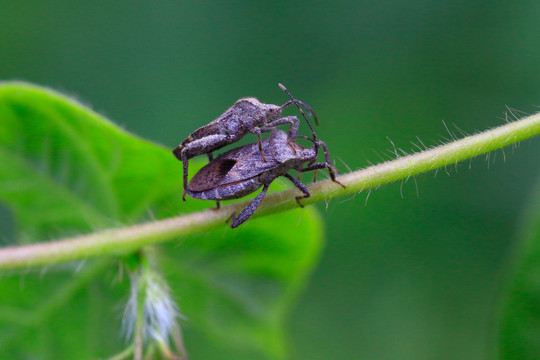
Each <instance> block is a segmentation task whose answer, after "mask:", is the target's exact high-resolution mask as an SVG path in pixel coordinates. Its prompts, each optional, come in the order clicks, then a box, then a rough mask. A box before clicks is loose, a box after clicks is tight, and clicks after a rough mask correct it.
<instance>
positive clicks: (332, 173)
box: [299, 162, 345, 188]
mask: <svg viewBox="0 0 540 360" xmlns="http://www.w3.org/2000/svg"><path fill="white" fill-rule="evenodd" d="M318 169H328V172H329V173H330V178H331V179H332V181H333V182H335V183H336V184H339V185H340V186H341V187H343V188H345V185H343V184H342V183H340V182H339V181H337V180H336V172H337V169H336V168H335V167H333V166H332V165H330V163H327V162H326V163H323V162H319V163H315V164H313V165H309V166H308V167H305V168H303V169H300V170H299V171H300V172H306V171H312V170H318Z"/></svg>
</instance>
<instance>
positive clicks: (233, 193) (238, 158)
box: [186, 129, 345, 228]
mask: <svg viewBox="0 0 540 360" xmlns="http://www.w3.org/2000/svg"><path fill="white" fill-rule="evenodd" d="M299 137H301V138H305V139H308V140H310V141H312V142H313V146H312V147H311V148H307V149H306V148H304V147H303V146H302V145H300V144H299V143H298V142H296V139H297V138H299ZM319 148H323V149H324V155H325V162H316V160H317V155H318V154H317V153H318V149H319ZM262 149H263V151H264V154H265V155H264V156H265V157H266V161H264V160H263V155H262V154H263V153H262V152H261V150H260V147H259V146H258V144H257V143H252V144H249V145H245V146H241V147H239V148H236V149H233V150H230V151H227V152H226V153H224V154H222V155H220V156H218V157H217V158H216V159H214V160H213V161H211V162H210V163H209V164H207V165H206V166H204V167H203V168H202V169H201V170H199V172H197V173H196V174H195V176H194V177H193V178H192V179H191V181H190V183H189V185H188V187H187V190H186V192H187V194H189V195H190V196H192V197H194V198H196V199H203V200H217V201H218V208H219V200H227V199H238V198H241V197H243V196H246V195H248V194H250V193H252V192H254V191H256V190H257V189H259V188H260V187H261V186H262V187H263V189H262V191H261V192H260V193H259V194H258V195H257V196H256V197H255V198H254V199H253V201H251V203H250V204H249V205H248V206H247V207H246V208H245V209H244V210H243V211H242V212H241V213H240V215H238V216H237V217H234V214H233V221H232V223H231V228H236V227H238V226H239V225H241V224H242V223H243V222H244V221H246V220H247V219H249V218H250V217H251V215H253V213H254V212H255V210H257V207H258V206H259V205H260V203H261V201H262V200H263V198H264V196H265V195H266V192H267V190H268V187H269V186H270V184H271V183H272V181H274V180H275V179H276V178H277V177H279V176H285V177H286V178H287V179H289V180H290V181H291V182H292V183H293V184H294V186H296V187H297V188H298V189H300V191H302V193H303V196H296V201H297V202H298V205H299V206H300V207H303V206H302V204H301V203H300V200H301V199H305V198H308V197H310V193H309V190H308V188H307V187H306V186H305V185H304V184H302V183H301V182H300V181H299V180H297V179H296V178H294V177H293V176H291V175H290V174H288V172H289V170H292V169H294V170H297V171H299V172H305V171H312V170H317V169H324V168H327V169H328V171H329V172H330V178H331V179H332V181H334V182H335V183H337V184H339V185H341V186H343V187H345V186H344V185H343V184H341V183H340V182H339V181H337V180H336V175H335V173H336V172H337V170H336V169H335V168H334V167H333V166H332V165H331V163H330V155H329V154H328V149H327V147H326V144H325V143H324V142H322V141H320V140H315V134H314V136H313V138H310V137H307V136H303V135H296V133H294V134H287V133H285V132H284V131H282V130H278V129H275V130H274V131H273V132H272V134H271V135H270V137H268V138H267V139H265V140H263V141H262ZM306 162H307V163H308V166H306V167H304V164H305V163H306Z"/></svg>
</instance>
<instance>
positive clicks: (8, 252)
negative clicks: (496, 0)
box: [0, 113, 540, 269]
mask: <svg viewBox="0 0 540 360" xmlns="http://www.w3.org/2000/svg"><path fill="white" fill-rule="evenodd" d="M539 134H540V113H538V114H534V115H531V116H528V117H525V118H523V119H520V120H518V121H515V122H513V123H509V124H506V125H503V126H500V127H497V128H494V129H491V130H488V131H485V132H483V133H480V134H476V135H473V136H468V137H465V138H463V139H461V140H456V141H453V142H451V143H449V144H446V145H441V146H438V147H435V148H432V149H430V150H426V151H422V152H419V153H416V154H413V155H407V156H403V157H399V156H398V154H397V151H396V157H397V159H395V160H393V161H387V162H385V163H382V164H379V165H376V166H371V167H369V168H366V169H363V170H358V171H354V172H351V173H349V174H346V175H343V176H339V177H338V180H339V181H340V182H341V183H342V184H344V185H345V186H346V188H345V189H344V188H342V187H340V186H338V185H337V184H335V183H333V182H332V181H330V180H327V181H321V182H318V183H315V184H312V185H310V186H308V188H309V191H310V192H311V197H310V198H307V199H304V200H303V201H302V203H303V204H305V205H308V204H312V203H316V202H320V201H323V200H324V199H331V198H334V197H338V196H344V195H347V194H353V193H356V192H359V191H363V190H367V189H370V188H373V187H377V186H380V185H383V184H387V183H390V182H393V181H396V180H400V179H408V178H409V177H411V176H415V175H418V174H421V173H424V172H428V171H432V170H435V169H438V168H441V167H445V166H447V165H454V164H456V163H458V162H459V161H462V160H466V159H471V158H473V157H475V156H478V155H481V154H485V153H488V152H491V151H493V150H496V149H500V148H503V147H505V146H508V145H511V144H515V143H518V142H519V141H522V140H525V139H528V138H532V137H534V136H536V135H539ZM297 192H298V191H297V190H296V189H290V190H286V191H282V192H279V193H275V194H272V195H269V196H267V197H266V199H265V200H264V201H263V202H262V204H261V206H260V209H259V210H258V211H257V213H256V214H255V215H254V217H257V216H262V215H268V214H272V213H276V212H281V211H285V210H288V209H292V208H294V207H296V206H297V204H296V201H295V195H297ZM246 205H247V202H240V203H236V204H233V205H229V206H226V207H223V208H222V209H221V210H219V211H216V210H205V211H202V212H197V213H192V214H188V215H183V216H179V217H174V218H169V219H165V220H159V221H153V222H149V223H145V224H139V225H133V226H129V227H125V228H120V229H112V230H106V231H102V232H98V233H94V234H89V235H81V236H77V237H73V238H67V239H62V240H58V241H51V242H46V243H38V244H32V245H25V246H15V247H6V248H3V249H0V269H20V268H26V267H30V266H39V265H51V264H56V263H59V262H66V261H73V260H79V259H84V258H88V257H95V256H103V255H123V254H126V253H129V252H132V251H134V250H136V249H138V248H140V247H142V246H144V245H148V244H153V243H158V242H161V241H166V240H169V239H172V238H178V237H181V236H185V235H188V234H192V233H196V232H201V231H204V230H207V229H210V228H214V227H217V226H224V225H225V221H226V220H227V219H228V218H229V217H230V216H231V214H232V213H233V212H237V213H238V212H239V211H240V210H241V209H243V208H244V207H245V206H246ZM233 231H234V230H233Z"/></svg>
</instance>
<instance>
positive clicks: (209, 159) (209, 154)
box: [206, 152, 214, 162]
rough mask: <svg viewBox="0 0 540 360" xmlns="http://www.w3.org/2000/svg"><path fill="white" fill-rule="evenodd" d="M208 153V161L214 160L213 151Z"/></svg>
mask: <svg viewBox="0 0 540 360" xmlns="http://www.w3.org/2000/svg"><path fill="white" fill-rule="evenodd" d="M206 155H208V162H212V160H214V155H213V154H212V153H211V152H209V153H208V154H206Z"/></svg>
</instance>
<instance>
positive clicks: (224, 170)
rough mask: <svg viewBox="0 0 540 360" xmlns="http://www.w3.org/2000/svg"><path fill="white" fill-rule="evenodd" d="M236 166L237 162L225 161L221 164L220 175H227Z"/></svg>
mask: <svg viewBox="0 0 540 360" xmlns="http://www.w3.org/2000/svg"><path fill="white" fill-rule="evenodd" d="M234 165H236V160H232V159H227V160H223V161H222V162H221V164H219V173H220V174H221V175H226V174H227V173H228V172H229V171H230V170H231V169H232V168H233V166H234Z"/></svg>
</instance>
